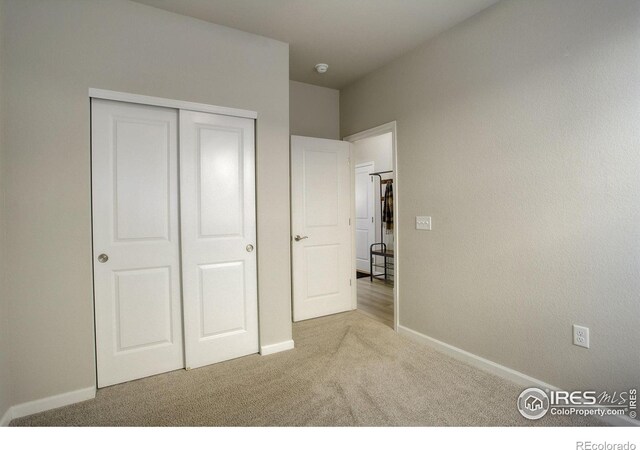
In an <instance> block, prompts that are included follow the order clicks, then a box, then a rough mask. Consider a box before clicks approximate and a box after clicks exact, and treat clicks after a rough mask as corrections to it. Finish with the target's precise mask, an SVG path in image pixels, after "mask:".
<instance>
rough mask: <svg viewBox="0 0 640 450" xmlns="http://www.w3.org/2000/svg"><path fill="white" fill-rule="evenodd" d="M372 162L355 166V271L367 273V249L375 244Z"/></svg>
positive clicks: (368, 254)
mask: <svg viewBox="0 0 640 450" xmlns="http://www.w3.org/2000/svg"><path fill="white" fill-rule="evenodd" d="M373 172H375V170H374V164H373V162H368V163H363V164H358V165H356V170H355V184H356V233H355V234H356V269H358V270H359V271H362V272H366V273H369V269H370V265H369V256H370V252H369V247H370V246H371V244H373V243H374V242H375V226H376V224H375V221H374V215H375V203H374V201H375V198H374V183H373V177H372V176H371V175H369V174H370V173H373Z"/></svg>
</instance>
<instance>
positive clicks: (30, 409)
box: [0, 386, 96, 426]
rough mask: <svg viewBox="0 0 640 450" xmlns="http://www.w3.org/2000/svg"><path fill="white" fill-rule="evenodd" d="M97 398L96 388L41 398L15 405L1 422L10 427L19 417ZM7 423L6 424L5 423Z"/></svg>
mask: <svg viewBox="0 0 640 450" xmlns="http://www.w3.org/2000/svg"><path fill="white" fill-rule="evenodd" d="M95 396H96V388H95V386H92V387H88V388H84V389H78V390H77V391H72V392H65V393H64V394H58V395H54V396H52V397H46V398H41V399H38V400H33V401H31V402H26V403H20V404H19V405H14V406H12V407H11V408H9V410H8V411H7V412H6V413H5V415H4V416H3V417H2V421H1V422H0V425H1V426H7V425H9V422H11V421H12V420H13V419H17V418H19V417H25V416H30V415H31V414H36V413H39V412H42V411H47V410H49V409H55V408H60V407H62V406H67V405H71V404H73V403H78V402H83V401H85V400H91V399H92V398H95ZM5 421H6V423H5Z"/></svg>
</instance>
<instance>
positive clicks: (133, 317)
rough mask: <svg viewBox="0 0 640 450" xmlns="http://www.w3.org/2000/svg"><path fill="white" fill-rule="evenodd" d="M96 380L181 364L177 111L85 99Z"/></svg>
mask: <svg viewBox="0 0 640 450" xmlns="http://www.w3.org/2000/svg"><path fill="white" fill-rule="evenodd" d="M91 105H92V106H91V136H92V139H91V152H92V196H93V199H92V200H93V242H94V247H93V250H94V284H95V319H96V350H97V364H98V387H103V386H109V385H112V384H116V383H121V382H124V381H129V380H133V379H136V378H142V377H146V376H149V375H154V374H157V373H161V372H167V371H170V370H175V369H180V368H182V367H184V358H183V343H182V312H181V303H180V265H179V264H180V253H179V252H180V242H179V231H178V130H177V123H178V112H177V111H176V110H172V109H164V108H157V107H151V106H143V105H135V104H129V103H120V102H113V101H108V100H97V99H93V100H92V102H91Z"/></svg>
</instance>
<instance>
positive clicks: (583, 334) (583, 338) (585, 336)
mask: <svg viewBox="0 0 640 450" xmlns="http://www.w3.org/2000/svg"><path fill="white" fill-rule="evenodd" d="M573 345H577V346H578V347H584V348H589V328H587V327H583V326H580V325H574V326H573Z"/></svg>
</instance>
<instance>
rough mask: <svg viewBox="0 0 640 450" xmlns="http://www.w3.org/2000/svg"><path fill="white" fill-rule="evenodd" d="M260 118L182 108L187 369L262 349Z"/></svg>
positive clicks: (181, 158)
mask: <svg viewBox="0 0 640 450" xmlns="http://www.w3.org/2000/svg"><path fill="white" fill-rule="evenodd" d="M254 142H255V139H254V121H253V120H252V119H244V118H238V117H229V116H222V115H217V114H207V113H199V112H193V111H184V110H180V198H181V204H180V207H181V215H180V216H181V225H182V228H181V231H182V283H183V302H184V328H185V351H186V365H187V368H196V367H200V366H204V365H207V364H212V363H215V362H219V361H225V360H228V359H231V358H237V357H240V356H244V355H248V354H250V353H257V352H258V293H257V261H256V252H255V251H254V246H255V245H256V212H255V166H254V161H255V154H254V153H255V144H254Z"/></svg>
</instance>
